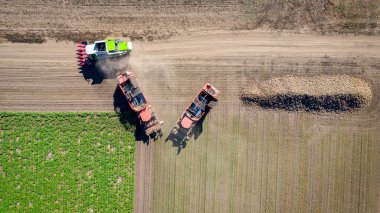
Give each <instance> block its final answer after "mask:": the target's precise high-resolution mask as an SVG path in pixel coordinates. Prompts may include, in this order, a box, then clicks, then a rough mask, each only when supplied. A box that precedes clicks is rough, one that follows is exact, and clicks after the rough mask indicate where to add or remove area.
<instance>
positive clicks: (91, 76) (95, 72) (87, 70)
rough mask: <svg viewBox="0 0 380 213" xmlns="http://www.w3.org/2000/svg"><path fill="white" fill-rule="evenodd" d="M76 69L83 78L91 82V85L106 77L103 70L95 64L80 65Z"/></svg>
mask: <svg viewBox="0 0 380 213" xmlns="http://www.w3.org/2000/svg"><path fill="white" fill-rule="evenodd" d="M78 69H79V73H81V74H82V75H83V78H84V80H86V81H87V82H89V83H91V85H94V84H101V83H102V82H103V80H104V79H105V78H106V75H105V74H104V72H102V71H101V70H100V69H99V68H98V67H97V66H95V65H86V66H81V67H79V68H78Z"/></svg>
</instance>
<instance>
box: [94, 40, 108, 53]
mask: <svg viewBox="0 0 380 213" xmlns="http://www.w3.org/2000/svg"><path fill="white" fill-rule="evenodd" d="M95 51H97V52H105V51H107V50H106V42H99V43H95Z"/></svg>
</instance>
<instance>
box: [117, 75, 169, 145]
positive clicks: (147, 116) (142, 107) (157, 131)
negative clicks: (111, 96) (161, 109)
mask: <svg viewBox="0 0 380 213" xmlns="http://www.w3.org/2000/svg"><path fill="white" fill-rule="evenodd" d="M117 80H118V82H119V87H120V89H121V91H122V92H123V94H124V96H125V97H126V99H127V101H128V104H129V106H130V107H131V109H132V110H133V111H135V112H136V113H137V114H138V118H139V120H140V124H141V126H143V127H144V130H145V133H146V135H148V136H149V138H153V139H154V140H156V139H158V137H162V130H161V125H162V123H163V122H160V121H159V120H158V119H157V116H156V114H155V113H154V111H153V108H152V106H151V105H149V104H148V100H147V99H146V98H145V96H144V94H143V93H142V92H141V90H140V87H139V85H138V83H137V81H136V77H135V75H134V74H133V72H132V71H126V72H124V73H122V74H121V75H119V76H118V77H117Z"/></svg>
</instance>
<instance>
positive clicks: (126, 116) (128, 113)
mask: <svg viewBox="0 0 380 213" xmlns="http://www.w3.org/2000/svg"><path fill="white" fill-rule="evenodd" d="M113 105H114V110H115V112H116V113H117V115H118V117H119V121H120V123H121V124H122V125H123V126H124V128H125V129H126V130H129V131H130V130H131V128H133V127H135V133H134V134H135V139H136V141H142V142H143V143H145V144H147V145H149V136H148V135H146V134H145V131H144V127H143V126H141V125H140V122H139V119H138V117H137V113H136V112H135V111H133V110H132V108H131V107H130V106H129V104H128V102H127V100H126V98H125V96H124V94H123V92H122V91H121V89H120V88H119V86H116V89H115V92H114V94H113Z"/></svg>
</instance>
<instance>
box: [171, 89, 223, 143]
mask: <svg viewBox="0 0 380 213" xmlns="http://www.w3.org/2000/svg"><path fill="white" fill-rule="evenodd" d="M219 93H220V92H219V91H218V90H217V89H216V88H215V87H214V86H212V85H211V84H209V83H206V84H205V85H204V86H203V88H202V89H201V91H200V92H199V93H198V95H197V96H196V97H195V98H194V99H193V101H192V102H191V103H190V105H189V106H188V107H187V108H186V110H185V112H183V113H182V116H181V118H180V119H179V120H178V121H177V124H176V126H175V127H174V128H173V129H172V131H171V133H170V135H169V137H168V139H171V140H173V139H174V140H175V141H174V142H177V143H179V148H181V147H180V146H181V145H182V143H183V142H184V141H186V140H188V139H189V138H190V137H191V136H192V135H193V134H194V132H193V129H194V127H195V126H196V125H197V123H198V122H199V121H200V120H202V119H204V117H205V116H206V114H207V113H208V111H209V110H210V109H212V108H213V107H214V106H215V105H216V104H217V101H218V99H217V97H218V95H219ZM168 139H167V140H168Z"/></svg>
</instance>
